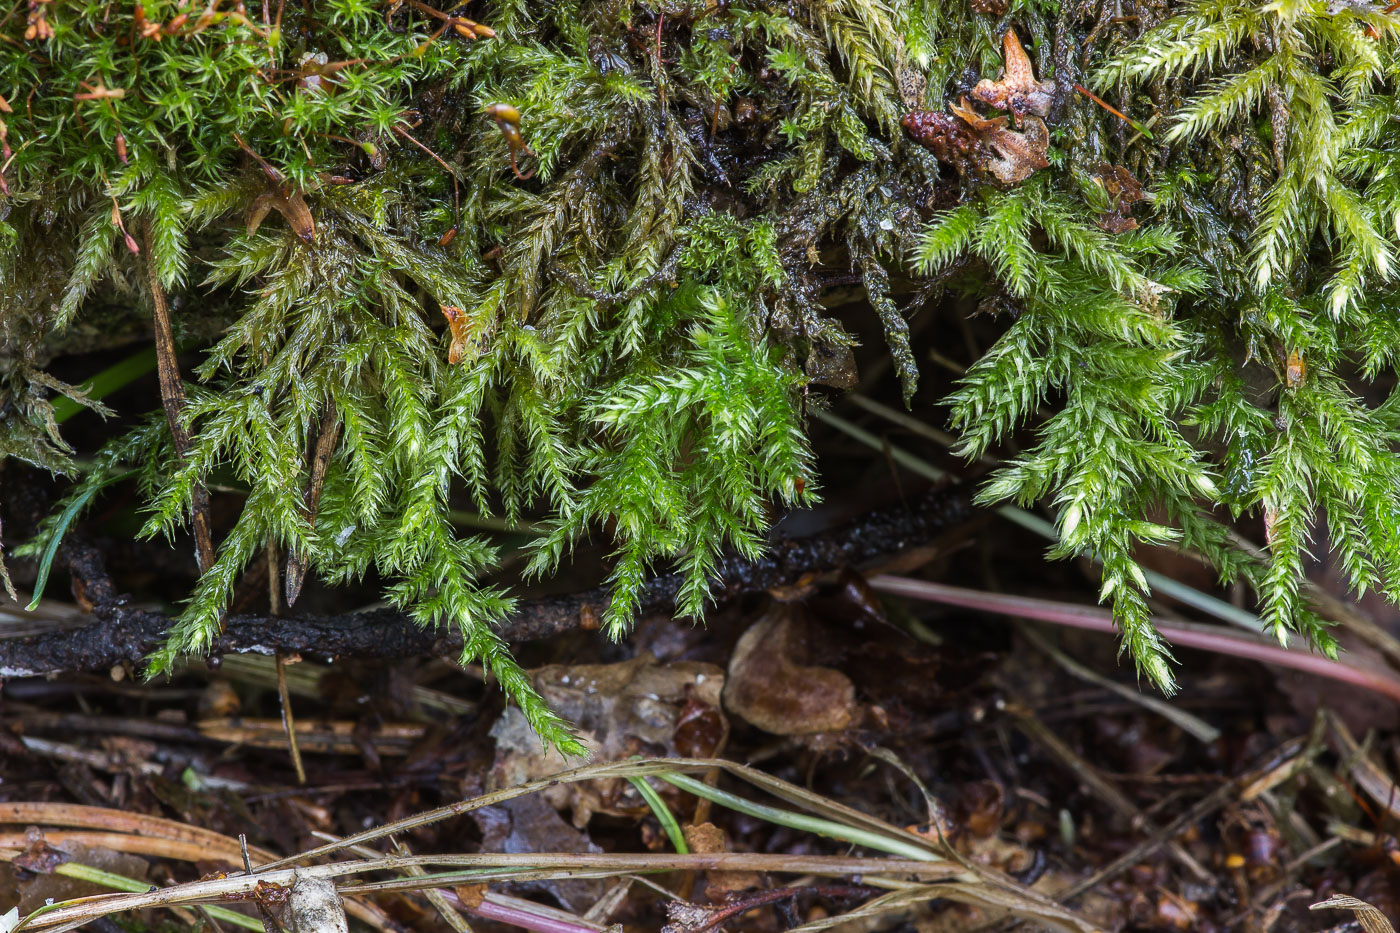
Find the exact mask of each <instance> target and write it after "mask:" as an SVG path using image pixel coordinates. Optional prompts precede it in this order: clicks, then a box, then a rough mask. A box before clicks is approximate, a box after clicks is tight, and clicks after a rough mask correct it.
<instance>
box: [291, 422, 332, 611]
mask: <svg viewBox="0 0 1400 933" xmlns="http://www.w3.org/2000/svg"><path fill="white" fill-rule="evenodd" d="M339 439H340V412H339V411H338V410H337V409H336V407H335V400H334V399H331V400H329V401H327V402H326V410H325V411H324V412H323V413H322V414H321V431H320V433H319V434H318V435H317V436H316V448H315V450H313V451H312V453H311V479H310V481H309V482H308V483H307V486H306V521H307V524H309V525H310V526H311V527H313V528H314V527H316V508H317V506H318V505H319V504H320V502H321V490H322V489H323V488H324V487H325V485H326V468H327V467H329V466H330V464H331V456H332V455H333V454H334V453H335V445H336V441H338V440H339ZM305 580H306V559H305V557H303V556H302V555H301V554H300V553H298V552H297V551H292V552H291V553H290V554H288V555H287V580H286V585H287V591H286V597H287V608H288V609H290V608H292V606H294V605H296V601H297V597H298V596H300V595H301V585H302V583H304V582H305Z"/></svg>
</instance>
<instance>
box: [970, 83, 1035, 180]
mask: <svg viewBox="0 0 1400 933" xmlns="http://www.w3.org/2000/svg"><path fill="white" fill-rule="evenodd" d="M950 109H951V110H952V111H953V114H954V115H955V116H956V117H957V118H958V119H960V120H962V121H963V122H964V123H966V124H967V126H968V127H969V128H970V129H971V130H972V131H973V133H975V134H976V135H977V137H978V138H979V139H980V140H981V141H982V143H983V154H984V160H983V164H982V167H983V168H984V169H986V170H987V171H989V172H991V174H992V176H993V177H994V178H996V180H997V181H999V182H1001V183H1002V184H1004V185H1014V184H1019V183H1020V182H1023V181H1025V180H1026V179H1027V178H1029V177H1030V176H1031V173H1032V172H1034V171H1035V170H1036V169H1040V168H1045V167H1046V166H1047V165H1049V164H1050V160H1049V159H1047V158H1046V155H1045V153H1046V150H1047V149H1048V148H1049V146H1050V131H1049V129H1048V128H1046V126H1045V121H1044V120H1042V119H1040V118H1039V117H1026V118H1025V119H1024V120H1022V124H1021V125H1022V127H1023V129H1021V130H1019V131H1017V130H1012V129H1007V126H1006V122H1007V121H1006V117H995V118H993V119H990V120H988V119H985V118H984V117H982V116H980V115H979V114H978V113H977V111H975V110H973V109H972V107H970V106H969V105H968V103H967V98H965V97H964V98H963V99H962V100H961V101H960V102H959V103H958V104H956V105H954V106H953V107H952V108H950ZM987 149H990V150H991V152H987V151H986V150H987Z"/></svg>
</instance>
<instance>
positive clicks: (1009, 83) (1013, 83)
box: [972, 29, 1055, 118]
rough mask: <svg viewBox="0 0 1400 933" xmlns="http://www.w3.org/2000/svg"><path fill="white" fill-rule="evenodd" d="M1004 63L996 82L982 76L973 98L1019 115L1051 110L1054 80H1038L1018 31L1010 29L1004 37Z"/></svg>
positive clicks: (1036, 113) (973, 90)
mask: <svg viewBox="0 0 1400 933" xmlns="http://www.w3.org/2000/svg"><path fill="white" fill-rule="evenodd" d="M1001 51H1002V57H1003V59H1004V61H1005V65H1004V66H1003V68H1002V72H1001V77H1000V78H998V79H997V80H995V81H992V80H990V79H988V78H983V79H982V80H981V81H979V82H978V83H977V86H976V87H975V88H973V89H972V97H973V99H974V100H979V101H981V102H982V103H984V104H990V105H991V106H993V107H995V108H997V109H998V110H1010V111H1011V112H1012V113H1014V114H1015V115H1016V116H1017V118H1020V117H1023V116H1025V115H1026V114H1034V115H1036V116H1038V117H1043V116H1046V115H1048V114H1049V113H1050V101H1051V100H1052V99H1053V98H1054V95H1055V82H1054V81H1037V80H1036V79H1035V69H1034V68H1033V67H1032V66H1031V60H1030V57H1029V56H1028V55H1026V50H1025V48H1024V47H1023V46H1022V45H1021V40H1020V39H1019V38H1018V37H1017V35H1016V30H1014V29H1008V30H1007V31H1006V36H1005V37H1004V38H1003V39H1002V45H1001Z"/></svg>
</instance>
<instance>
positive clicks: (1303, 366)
mask: <svg viewBox="0 0 1400 933" xmlns="http://www.w3.org/2000/svg"><path fill="white" fill-rule="evenodd" d="M1283 378H1284V381H1285V383H1286V384H1287V385H1288V387H1289V388H1290V389H1296V388H1298V386H1300V385H1302V384H1303V380H1304V379H1306V378H1308V364H1307V362H1306V361H1305V360H1304V359H1303V355H1302V354H1301V353H1299V352H1298V351H1297V350H1294V351H1292V352H1291V353H1289V354H1288V359H1287V361H1286V362H1285V363H1284V366H1283Z"/></svg>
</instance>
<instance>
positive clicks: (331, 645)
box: [0, 489, 974, 676]
mask: <svg viewBox="0 0 1400 933" xmlns="http://www.w3.org/2000/svg"><path fill="white" fill-rule="evenodd" d="M973 514H974V513H973V511H972V508H971V505H970V503H969V501H968V498H967V495H966V493H964V492H963V491H961V490H958V489H949V490H934V491H932V492H930V493H928V494H927V495H925V496H924V497H923V498H922V499H919V500H916V501H915V502H914V503H913V508H912V510H906V509H903V508H894V509H879V510H876V511H873V512H869V513H867V514H865V515H864V516H861V517H860V518H859V519H858V520H856V521H855V522H852V523H851V524H849V525H846V526H844V527H842V528H838V529H835V530H833V531H829V532H823V533H821V534H817V535H813V536H811V537H808V538H795V539H779V540H777V541H776V542H774V543H773V544H772V546H771V547H770V548H769V550H768V554H767V555H766V556H765V557H764V558H763V559H762V560H760V561H758V562H755V563H750V562H748V561H745V560H741V559H739V558H737V557H730V558H727V559H725V560H723V561H721V563H720V568H719V570H720V573H719V577H720V583H719V585H718V586H717V587H716V588H715V591H714V598H715V601H716V602H717V603H720V604H725V603H730V602H733V601H734V600H736V599H738V598H739V597H741V596H745V595H747V594H751V593H762V592H763V591H765V590H767V589H769V588H771V587H776V586H784V585H790V584H792V583H795V582H796V581H798V580H799V579H801V578H803V577H805V576H808V575H811V574H820V573H824V572H826V571H830V570H835V569H839V568H842V567H852V566H858V565H860V564H862V563H864V562H866V561H870V560H873V559H875V558H878V557H881V556H883V555H887V554H893V553H899V552H901V551H903V550H905V549H907V548H910V547H915V546H920V545H925V544H928V543H929V542H931V541H936V540H937V539H938V538H939V537H941V536H942V535H944V534H945V533H949V532H955V531H956V530H957V529H959V528H960V527H961V526H962V524H963V523H964V522H966V521H968V520H969V519H970V518H971V517H972V516H973ZM682 583H683V578H682V577H681V575H679V574H674V573H667V574H660V575H658V576H655V577H652V578H651V579H650V580H648V581H647V583H646V584H645V586H644V588H643V591H642V600H641V603H642V604H641V607H640V608H641V611H642V613H644V614H645V613H655V612H665V611H668V610H670V609H672V608H673V607H674V606H675V600H676V595H677V594H678V593H679V592H680V589H681V585H682ZM608 596H609V594H608V591H607V590H606V589H604V588H598V589H593V590H588V591H586V592H583V593H577V594H573V595H565V596H546V597H541V598H539V599H532V600H527V601H522V602H521V604H520V605H519V607H518V608H517V611H516V612H515V614H514V615H512V616H511V617H510V619H508V620H507V622H506V623H505V625H504V626H503V627H502V629H501V634H502V636H503V637H505V638H506V639H508V640H510V641H515V642H521V641H533V640H536V639H541V638H547V637H549V636H551V635H555V634H558V633H560V632H566V631H570V630H572V629H574V628H577V627H578V626H579V625H580V622H581V621H582V620H584V619H586V618H593V619H596V618H598V616H599V615H600V614H601V613H602V611H603V607H604V606H605V605H606V603H607V600H608ZM94 611H95V614H96V616H97V618H96V620H95V621H94V622H93V623H92V624H90V625H87V626H84V627H82V628H78V629H65V630H63V631H54V632H45V633H44V634H41V635H31V636H28V637H25V638H14V639H0V669H4V670H9V671H12V672H15V676H18V675H19V674H20V673H21V672H22V673H24V674H34V675H42V674H49V673H56V672H59V671H91V670H107V669H108V668H110V667H111V666H112V665H113V664H116V663H118V662H120V661H139V660H140V659H141V658H143V657H145V656H146V655H147V654H148V653H149V652H150V651H152V650H153V649H155V648H157V647H159V646H160V645H161V644H163V643H164V640H165V632H166V631H167V630H168V629H169V628H170V626H171V624H172V623H173V619H171V617H170V616H168V615H166V614H165V613H160V612H149V611H145V610H141V609H138V608H134V607H131V606H126V605H122V604H121V602H120V599H114V600H112V601H110V602H107V603H105V604H102V605H98V606H96V607H95V610H94ZM460 650H461V638H460V635H459V633H458V632H457V631H456V629H455V628H451V627H441V628H439V629H437V630H436V631H432V630H426V629H423V628H420V627H418V626H417V625H415V624H414V623H413V622H412V621H411V620H409V619H408V618H406V617H405V616H404V615H403V614H401V613H399V612H396V611H394V610H389V609H382V610H374V611H370V612H356V613H349V614H346V615H341V616H329V617H327V616H312V615H307V616H295V617H290V616H268V615H235V616H229V617H228V618H227V619H226V620H225V625H224V631H223V632H222V634H221V635H220V636H219V637H218V638H217V639H215V641H214V644H213V651H214V653H215V654H216V655H217V654H238V653H244V652H250V651H251V652H257V653H260V654H268V653H271V652H277V651H281V652H285V653H287V654H291V653H299V654H301V655H303V656H305V657H308V658H325V657H333V656H334V657H343V658H377V659H380V660H391V659H395V658H406V657H415V656H421V655H425V654H437V655H455V654H457V653H459V652H460Z"/></svg>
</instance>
